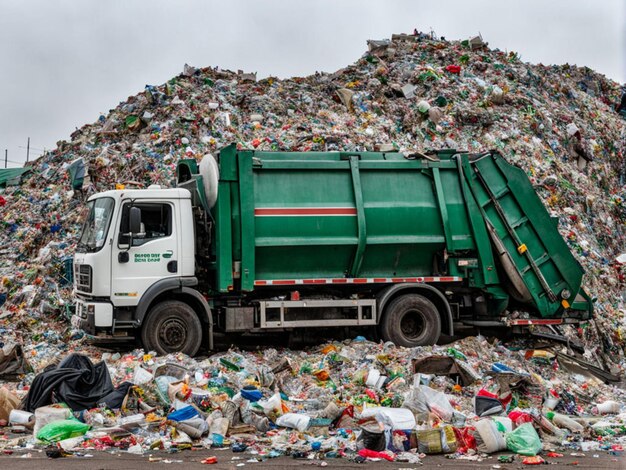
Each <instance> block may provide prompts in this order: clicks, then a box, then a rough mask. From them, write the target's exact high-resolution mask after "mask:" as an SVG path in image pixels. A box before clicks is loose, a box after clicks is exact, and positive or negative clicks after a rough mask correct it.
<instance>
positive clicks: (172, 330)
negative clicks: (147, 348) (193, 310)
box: [159, 318, 187, 350]
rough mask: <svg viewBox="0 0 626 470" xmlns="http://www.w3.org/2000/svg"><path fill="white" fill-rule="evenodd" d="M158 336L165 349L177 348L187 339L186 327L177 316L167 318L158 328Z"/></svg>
mask: <svg viewBox="0 0 626 470" xmlns="http://www.w3.org/2000/svg"><path fill="white" fill-rule="evenodd" d="M159 338H160V340H161V342H162V344H163V346H165V349H169V350H179V349H181V347H182V346H183V344H185V341H186V340H187V328H186V325H185V323H184V322H182V321H181V320H180V319H178V318H168V319H167V320H165V321H164V322H163V323H162V324H161V328H159Z"/></svg>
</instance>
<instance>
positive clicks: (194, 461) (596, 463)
mask: <svg viewBox="0 0 626 470" xmlns="http://www.w3.org/2000/svg"><path fill="white" fill-rule="evenodd" d="M90 453H91V454H92V455H93V457H91V458H85V457H66V458H59V459H49V458H47V457H46V454H45V452H38V451H32V450H31V451H16V452H14V453H13V454H12V455H0V469H5V468H6V469H10V470H35V469H44V468H45V469H51V470H56V469H58V470H66V469H67V470H77V469H84V468H88V469H90V470H131V469H132V470H146V469H151V470H156V469H159V468H166V467H169V468H172V469H174V468H181V469H184V470H190V469H209V468H210V469H215V470H217V469H223V470H231V469H232V470H236V469H239V468H241V469H255V470H268V469H272V470H286V469H291V468H314V467H322V466H323V465H324V464H326V468H329V469H330V468H341V469H360V470H365V469H366V468H370V469H378V468H384V469H389V470H391V469H397V470H400V469H402V470H408V469H414V468H441V467H448V468H450V469H457V468H464V469H493V466H494V465H500V468H501V469H502V470H506V469H522V468H527V469H531V468H536V467H530V466H526V465H522V461H521V458H520V457H517V458H516V460H515V461H514V462H513V463H510V464H501V463H498V459H497V456H493V457H490V458H487V459H485V460H483V461H482V462H472V461H466V460H452V459H447V458H445V457H444V456H427V457H426V458H425V459H424V460H423V465H422V466H421V467H420V466H419V465H415V464H413V465H412V464H408V463H402V462H394V463H391V462H366V463H363V464H357V463H354V462H350V461H349V460H347V459H328V460H325V461H321V460H295V459H292V458H289V457H281V458H278V459H271V460H266V461H264V462H253V463H251V462H247V460H248V459H249V458H251V456H250V455H248V454H233V453H232V452H231V451H230V450H228V449H226V450H213V451H209V450H201V451H190V450H188V451H184V452H181V453H177V454H168V453H166V452H153V453H152V454H151V457H150V456H148V455H144V456H140V455H132V454H128V453H126V452H114V453H109V452H90ZM27 454H30V455H31V457H30V458H23V455H27ZM211 455H214V456H216V457H217V459H218V463H217V464H214V465H205V464H202V463H201V461H202V460H203V459H205V458H206V457H209V456H211ZM597 455H598V456H599V457H598V458H594V457H593V453H587V455H586V456H585V457H572V456H570V455H569V453H566V454H565V456H564V457H563V458H558V459H557V458H552V459H549V458H546V460H548V461H549V463H550V464H552V466H551V467H550V470H553V469H554V470H556V469H560V468H564V469H565V468H569V469H571V468H573V467H574V466H575V467H576V468H581V469H612V470H618V469H625V470H626V455H624V456H621V457H616V456H613V455H609V454H607V453H606V452H598V453H597ZM233 458H235V459H238V460H232V459H233ZM575 462H577V463H575ZM241 464H243V465H241ZM238 465H240V466H238ZM496 468H497V467H496ZM539 468H541V467H539Z"/></svg>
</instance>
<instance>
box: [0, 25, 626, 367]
mask: <svg viewBox="0 0 626 470" xmlns="http://www.w3.org/2000/svg"><path fill="white" fill-rule="evenodd" d="M620 93H621V91H620V86H619V84H618V83H616V82H613V81H611V80H609V79H607V78H606V77H604V76H603V75H600V74H598V73H596V72H594V71H593V70H590V69H589V68H586V67H575V66H571V65H561V66H543V65H531V64H528V63H524V62H523V61H522V60H521V58H520V56H519V55H518V54H517V53H514V52H504V51H500V50H498V49H489V48H488V47H487V44H485V43H484V42H483V40H482V38H481V37H476V38H472V39H471V40H466V41H446V40H438V39H436V38H433V37H431V36H429V35H424V34H422V33H419V32H415V34H413V35H404V34H400V35H394V36H393V37H392V39H391V40H376V41H374V40H370V41H368V51H367V52H366V53H365V54H364V55H363V56H362V57H361V58H360V59H359V60H358V61H357V62H356V63H354V64H353V65H350V66H348V67H345V68H343V69H341V70H338V71H336V72H334V73H319V72H318V73H316V74H315V75H311V76H308V77H296V78H291V79H285V80H281V79H278V78H274V77H268V78H264V79H261V80H257V77H256V74H253V73H244V72H241V71H239V72H231V71H227V70H221V69H219V68H203V69H196V68H194V67H191V66H188V65H185V67H184V71H183V73H182V74H180V75H179V76H177V77H174V78H172V79H171V80H169V81H168V82H167V83H165V84H163V85H159V86H153V85H147V86H146V87H145V90H144V91H143V92H142V93H139V94H137V95H134V96H130V97H129V98H127V99H126V100H125V101H123V102H122V103H120V104H119V105H118V106H117V107H116V108H115V109H113V110H111V111H110V112H109V113H108V114H106V115H102V116H100V117H99V118H98V120H97V121H96V122H95V123H93V124H87V125H85V126H83V127H82V128H80V129H78V130H76V131H75V132H74V133H72V134H71V140H70V141H60V142H58V145H57V147H56V149H54V150H52V151H50V152H48V153H46V154H45V155H44V156H42V157H41V158H39V159H38V160H37V161H35V162H33V163H32V164H31V165H30V166H29V167H27V170H28V171H27V172H26V173H24V174H21V175H18V176H16V177H14V179H13V180H9V181H3V180H2V179H0V181H1V182H2V184H3V185H4V186H6V187H5V189H4V190H3V192H2V195H1V196H0V211H1V212H0V213H1V214H2V231H1V235H0V237H1V239H0V240H1V242H2V243H1V248H0V256H1V257H2V260H3V263H2V266H1V267H0V269H1V272H0V275H1V276H2V286H1V290H0V302H2V303H3V304H4V305H2V313H0V333H2V338H7V339H9V338H12V339H13V340H16V341H18V342H20V343H22V344H24V345H25V346H26V347H31V346H32V345H39V346H40V347H41V348H42V349H46V347H47V346H48V345H50V344H54V343H56V344H57V345H58V346H59V347H61V348H64V347H67V344H68V343H67V340H68V338H78V336H80V335H79V333H77V332H72V331H70V330H68V329H67V322H65V321H64V318H65V317H66V316H67V315H68V314H69V312H70V309H71V289H70V286H69V280H70V279H71V255H72V253H73V249H74V247H75V243H76V238H77V237H76V235H77V232H78V230H79V229H80V226H79V224H80V221H81V218H82V216H83V213H84V207H85V205H84V199H85V198H86V197H88V196H89V195H91V194H93V193H94V192H98V191H103V190H108V189H112V188H115V186H116V184H124V185H126V186H132V187H145V186H147V185H150V184H155V183H156V184H160V185H162V186H165V187H167V186H169V185H171V183H172V181H173V179H174V170H175V166H176V163H177V162H178V161H179V160H180V159H181V158H190V157H195V158H198V159H199V158H201V157H202V156H203V155H205V154H206V153H215V152H217V151H219V149H220V148H222V147H224V146H226V145H228V144H231V143H233V142H234V143H236V144H237V146H238V147H240V148H246V149H259V150H277V151H281V150H290V151H307V150H313V151H314V150H346V151H351V150H355V151H358V150H384V151H392V150H394V149H395V150H397V151H400V152H406V153H411V152H425V151H427V150H428V149H439V148H456V149H463V150H469V151H471V152H481V151H486V150H489V149H494V148H495V149H498V150H499V151H500V152H501V153H502V154H503V155H504V156H505V157H506V158H507V159H508V160H509V161H510V162H512V163H514V164H516V165H518V166H520V167H521V168H523V169H524V170H525V171H526V172H527V174H528V175H529V177H530V178H531V181H532V182H533V183H534V185H535V187H536V189H537V191H538V193H539V194H540V196H541V198H542V199H543V201H544V203H545V205H546V206H547V208H548V209H549V210H550V211H551V213H552V215H554V216H557V217H558V218H559V229H560V231H561V233H562V235H563V236H564V238H565V239H566V240H567V242H568V243H569V245H570V247H571V249H572V251H573V252H574V253H575V254H576V256H577V257H578V259H579V260H580V262H581V264H582V265H583V266H584V268H585V270H586V273H587V274H586V277H585V280H584V286H585V289H586V290H587V291H588V292H590V293H591V295H592V296H594V297H595V298H596V299H597V301H596V304H595V311H596V320H595V322H592V323H591V324H590V325H588V326H586V327H583V328H582V329H580V330H577V331H571V332H570V334H571V335H572V336H573V337H577V339H578V340H579V341H582V342H584V343H585V344H586V345H587V347H588V350H587V353H586V354H587V357H588V358H589V359H593V360H594V361H596V362H598V363H602V362H607V361H608V360H609V358H611V360H612V361H613V362H615V363H616V364H619V363H620V362H622V361H623V358H624V355H623V346H624V336H625V334H626V324H625V320H624V301H623V298H622V293H623V288H624V274H623V269H622V264H621V262H620V261H619V260H622V261H625V259H623V258H626V256H624V257H623V258H620V257H619V256H620V254H622V253H623V251H624V250H625V243H624V241H625V230H624V221H625V220H626V203H625V202H624V199H625V198H626V191H625V188H624V182H625V181H624V178H625V176H626V173H625V167H624V162H623V157H624V146H625V138H626V137H625V135H626V134H625V129H626V125H625V124H626V121H624V119H623V118H622V117H621V116H620V114H618V113H617V112H616V111H615V107H616V106H615V105H617V103H619V98H620ZM11 183H12V184H11ZM598 332H602V334H598ZM598 338H599V339H600V340H599V341H598ZM36 351H37V350H35V353H34V354H36Z"/></svg>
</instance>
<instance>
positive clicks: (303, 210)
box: [254, 207, 356, 217]
mask: <svg viewBox="0 0 626 470" xmlns="http://www.w3.org/2000/svg"><path fill="white" fill-rule="evenodd" d="M254 215H255V216H257V217H277V216H283V217H292V216H307V217H311V216H323V215H330V216H333V215H334V216H336V215H346V216H348V215H349V216H353V215H356V209H355V208H354V207H257V208H256V209H254Z"/></svg>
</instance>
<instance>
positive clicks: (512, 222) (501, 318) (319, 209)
mask: <svg viewBox="0 0 626 470" xmlns="http://www.w3.org/2000/svg"><path fill="white" fill-rule="evenodd" d="M176 170H177V171H176V184H175V187H173V188H161V187H158V186H150V187H148V188H145V189H127V188H124V189H116V190H111V191H106V192H102V193H99V194H95V195H92V196H91V197H89V198H88V201H87V209H88V210H87V209H86V212H87V215H86V220H85V222H84V226H83V229H82V232H81V234H80V239H79V240H78V244H77V248H76V252H75V254H74V266H73V269H74V292H75V297H76V302H75V307H76V308H75V313H74V315H73V317H72V324H73V325H74V326H75V327H78V328H81V329H82V330H84V331H85V332H86V333H87V334H88V335H90V336H91V337H93V338H94V339H103V340H108V341H115V340H118V339H125V340H129V339H135V340H141V342H142V343H143V346H144V347H145V348H146V349H147V350H153V351H157V352H158V353H160V354H164V353H170V352H177V351H181V352H184V353H187V354H190V355H193V354H196V353H197V352H198V350H199V349H200V348H201V347H208V348H213V338H214V335H222V334H228V335H229V334H233V335H239V336H241V335H246V336H248V335H251V334H252V335H253V334H263V335H264V334H267V333H268V332H292V333H298V332H299V333H301V334H303V335H313V334H315V331H316V330H315V329H316V328H338V327H343V328H347V329H348V331H350V330H353V329H354V328H357V327H370V328H372V331H374V328H377V330H378V332H379V334H380V336H381V337H382V338H383V339H384V340H386V341H392V342H393V343H395V344H396V345H399V346H405V347H415V346H420V345H431V344H435V343H436V342H437V341H438V339H439V338H440V335H442V334H445V335H453V334H454V328H455V325H459V324H466V325H475V326H476V325H478V326H481V325H482V326H485V327H486V326H496V325H498V326H504V327H523V326H527V325H559V324H562V323H576V322H580V321H583V320H587V319H589V318H590V317H591V316H592V313H593V303H592V299H591V298H590V297H589V295H588V294H587V293H586V292H585V290H584V289H583V287H582V280H583V274H584V273H583V269H582V267H581V265H580V264H579V263H578V261H577V260H576V259H575V257H574V256H573V255H572V253H571V252H570V250H569V248H568V245H567V243H566V242H565V240H564V239H563V238H562V236H561V235H560V233H559V231H558V218H557V217H551V215H550V214H549V212H548V211H547V210H546V208H545V207H544V205H543V204H542V202H541V200H540V199H539V197H538V195H537V193H536V192H535V190H534V188H533V186H532V184H531V182H530V181H529V179H528V177H527V176H526V174H525V172H524V171H523V170H522V169H520V168H518V167H516V166H514V165H512V164H510V163H508V162H507V161H506V159H505V158H504V157H503V156H502V155H501V154H500V153H498V152H497V151H490V152H486V153H482V154H470V153H467V152H458V151H455V150H441V151H436V152H432V153H428V154H421V153H413V154H403V153H400V152H356V151H355V152H336V151H329V152H264V151H251V150H240V149H237V147H236V146H235V145H230V146H227V147H225V148H223V149H221V151H219V153H217V154H216V155H215V156H213V155H210V154H207V155H205V156H204V157H203V158H202V159H201V160H200V161H199V162H198V160H196V159H187V160H181V161H179V162H178V164H177V169H176ZM520 312H523V314H520ZM317 331H319V330H317Z"/></svg>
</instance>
